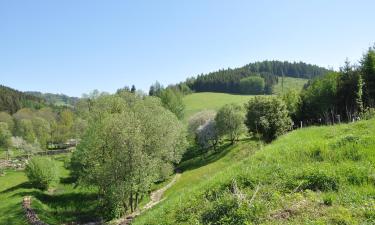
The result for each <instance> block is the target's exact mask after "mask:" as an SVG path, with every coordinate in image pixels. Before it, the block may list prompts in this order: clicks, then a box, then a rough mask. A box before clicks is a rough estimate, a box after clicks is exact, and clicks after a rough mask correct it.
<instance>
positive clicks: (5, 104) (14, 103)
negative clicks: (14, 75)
mask: <svg viewBox="0 0 375 225" xmlns="http://www.w3.org/2000/svg"><path fill="white" fill-rule="evenodd" d="M44 105H45V101H44V99H41V98H38V97H35V96H32V95H29V94H26V93H23V92H20V91H17V90H15V89H12V88H9V87H6V86H3V85H0V111H6V112H8V113H10V114H13V113H15V112H17V111H18V110H19V109H21V108H25V107H29V108H34V109H39V108H41V107H43V106H44Z"/></svg>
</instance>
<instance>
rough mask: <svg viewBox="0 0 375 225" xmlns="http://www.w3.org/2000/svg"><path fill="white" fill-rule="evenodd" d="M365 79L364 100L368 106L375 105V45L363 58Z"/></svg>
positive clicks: (362, 67) (362, 69) (362, 65)
mask: <svg viewBox="0 0 375 225" xmlns="http://www.w3.org/2000/svg"><path fill="white" fill-rule="evenodd" d="M361 72H362V76H363V80H364V100H365V104H366V106H368V107H374V106H375V47H373V48H370V49H369V50H368V51H367V52H366V54H364V56H363V58H362V60H361Z"/></svg>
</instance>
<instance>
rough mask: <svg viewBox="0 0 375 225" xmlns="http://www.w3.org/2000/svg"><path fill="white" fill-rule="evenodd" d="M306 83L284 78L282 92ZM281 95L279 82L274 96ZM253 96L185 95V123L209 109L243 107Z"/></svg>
mask: <svg viewBox="0 0 375 225" xmlns="http://www.w3.org/2000/svg"><path fill="white" fill-rule="evenodd" d="M306 83H307V79H303V78H292V77H285V80H284V91H288V90H297V91H299V90H301V89H302V88H303V85H305V84H306ZM281 93H282V88H281V82H279V83H278V84H277V85H275V87H274V94H276V95H278V94H281ZM252 97H253V95H238V94H228V93H214V92H201V93H193V94H189V95H186V96H185V97H184V103H185V105H186V111H185V121H186V120H187V119H189V117H190V116H192V115H194V114H195V113H197V112H199V111H202V110H205V109H209V110H218V109H219V108H220V107H222V106H223V105H225V104H228V103H236V104H239V105H243V104H245V103H247V102H248V101H249V99H250V98H252Z"/></svg>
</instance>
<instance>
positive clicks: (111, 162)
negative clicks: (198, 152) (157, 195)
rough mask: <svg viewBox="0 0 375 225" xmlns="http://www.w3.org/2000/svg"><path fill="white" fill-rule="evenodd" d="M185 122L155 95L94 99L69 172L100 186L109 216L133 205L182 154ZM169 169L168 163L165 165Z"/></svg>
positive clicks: (129, 209)
mask: <svg viewBox="0 0 375 225" xmlns="http://www.w3.org/2000/svg"><path fill="white" fill-rule="evenodd" d="M185 136H186V134H185V132H184V127H183V125H182V124H181V123H180V122H179V121H178V119H177V118H176V116H175V115H174V114H173V113H171V112H170V111H168V110H166V109H165V108H164V107H163V106H162V103H161V102H160V100H159V99H158V98H154V97H146V98H141V97H139V96H137V95H134V94H131V93H126V92H122V93H119V94H118V95H114V96H103V97H100V98H98V99H97V100H95V104H94V108H93V110H92V111H91V114H90V119H89V127H88V129H87V131H86V132H85V135H84V136H83V138H82V141H81V143H80V144H79V146H78V147H77V150H76V151H75V152H74V154H73V158H72V168H73V172H74V173H73V174H74V175H75V176H78V177H79V178H80V180H81V181H83V182H84V183H86V184H89V185H95V186H97V187H98V188H99V194H100V197H101V200H102V203H103V210H104V211H105V212H106V215H107V216H108V217H110V218H111V217H117V216H120V215H122V214H124V213H125V212H126V211H134V209H135V208H137V206H138V202H139V200H140V199H141V198H142V197H143V196H144V195H145V194H148V191H149V189H150V185H151V184H152V182H155V181H158V180H160V179H161V177H162V176H163V175H165V170H166V169H167V174H168V175H169V173H170V172H172V171H171V170H172V168H173V167H172V166H173V164H176V163H178V162H179V161H180V160H181V157H182V154H183V152H184V150H185V147H186V140H185ZM168 169H170V170H169V171H168Z"/></svg>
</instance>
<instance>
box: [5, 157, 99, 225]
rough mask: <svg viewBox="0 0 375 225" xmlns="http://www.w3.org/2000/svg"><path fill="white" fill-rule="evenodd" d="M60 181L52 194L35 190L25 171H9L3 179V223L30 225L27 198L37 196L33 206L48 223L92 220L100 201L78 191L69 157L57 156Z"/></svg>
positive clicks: (87, 192) (83, 190)
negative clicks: (67, 165) (68, 165)
mask: <svg viewBox="0 0 375 225" xmlns="http://www.w3.org/2000/svg"><path fill="white" fill-rule="evenodd" d="M54 158H55V161H56V163H57V166H58V171H59V177H60V181H59V182H58V183H57V184H56V185H54V186H53V187H52V189H51V190H50V191H49V192H48V191H40V190H37V189H34V188H32V187H31V185H30V184H29V183H28V180H27V177H26V176H25V173H24V172H23V171H8V172H7V174H6V175H5V176H3V177H0V203H1V204H0V224H9V225H13V224H14V225H16V224H17V225H18V224H26V221H25V219H24V215H23V210H22V206H21V203H22V198H23V196H27V195H31V196H33V198H32V199H33V202H32V207H33V208H34V209H35V210H36V212H37V214H38V215H39V217H40V218H41V219H42V220H43V221H45V222H47V223H48V224H61V223H66V222H71V221H79V220H81V221H91V220H93V219H94V218H95V210H94V209H95V206H96V204H97V201H96V199H95V195H93V194H92V191H90V190H87V189H82V188H74V184H73V183H72V181H71V180H70V179H69V171H68V170H66V169H65V168H64V161H65V160H66V159H67V158H69V155H60V156H55V157H54Z"/></svg>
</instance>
